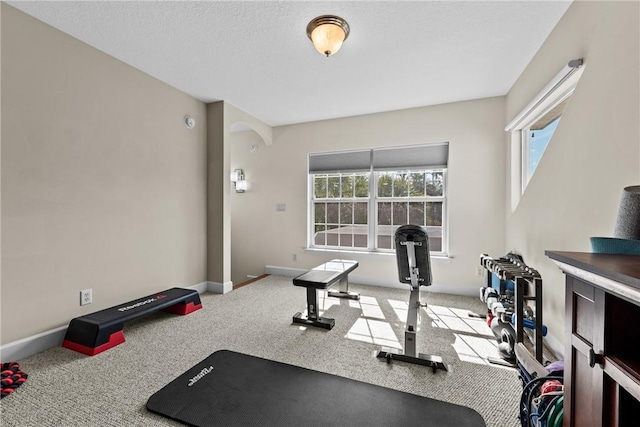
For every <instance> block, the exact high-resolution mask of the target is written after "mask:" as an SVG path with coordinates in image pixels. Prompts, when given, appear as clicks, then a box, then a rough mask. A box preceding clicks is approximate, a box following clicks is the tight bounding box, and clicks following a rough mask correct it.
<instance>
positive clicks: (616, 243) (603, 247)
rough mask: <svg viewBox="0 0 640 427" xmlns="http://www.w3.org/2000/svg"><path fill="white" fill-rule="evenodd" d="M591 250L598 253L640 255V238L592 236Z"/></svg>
mask: <svg viewBox="0 0 640 427" xmlns="http://www.w3.org/2000/svg"><path fill="white" fill-rule="evenodd" d="M591 250H592V251H593V252H594V253H597V254H621V255H640V240H629V239H618V238H616V237H592V238H591Z"/></svg>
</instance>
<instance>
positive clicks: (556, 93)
mask: <svg viewBox="0 0 640 427" xmlns="http://www.w3.org/2000/svg"><path fill="white" fill-rule="evenodd" d="M584 68H585V67H584V61H583V59H582V58H578V59H573V60H571V61H569V62H568V63H567V65H566V66H565V67H563V69H562V70H560V72H559V73H558V74H557V75H556V76H555V77H554V78H553V79H552V80H551V81H550V82H549V83H548V84H547V85H546V86H545V87H544V88H543V89H542V90H541V91H540V92H539V93H538V94H537V95H536V96H535V97H534V98H533V99H532V100H531V102H529V104H528V105H527V106H526V107H525V108H524V109H523V110H522V111H521V112H520V113H518V114H517V115H516V116H515V118H514V119H513V120H511V122H509V124H507V126H506V127H505V129H504V130H505V131H507V132H509V133H510V136H511V156H510V157H511V160H510V164H511V173H510V183H511V191H510V196H511V197H510V198H511V211H512V212H514V211H515V209H516V208H517V206H518V204H519V202H520V199H521V197H522V195H523V194H524V193H525V191H526V188H527V186H528V185H529V183H530V182H531V179H532V178H533V176H534V175H535V171H534V173H532V174H531V176H529V172H530V171H529V165H528V163H529V145H528V138H527V134H526V131H527V130H528V129H529V128H530V127H531V126H532V125H533V124H535V123H536V122H537V121H538V120H540V119H541V118H542V117H543V116H544V115H545V114H546V113H547V112H549V111H550V110H552V109H553V108H554V107H555V106H557V105H559V104H560V103H562V102H564V101H565V100H567V99H568V98H569V97H572V96H573V94H574V92H575V89H576V86H577V84H578V81H579V80H580V77H581V76H582V73H583V72H584ZM565 109H566V107H565ZM565 112H566V111H565V110H563V111H562V113H561V114H560V116H559V117H560V118H562V116H563V115H564V114H565ZM523 130H524V132H523ZM547 146H548V145H547ZM545 150H546V147H545ZM543 157H544V155H543ZM536 170H537V168H536Z"/></svg>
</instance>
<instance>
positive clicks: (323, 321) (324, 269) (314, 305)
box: [293, 259, 360, 329]
mask: <svg viewBox="0 0 640 427" xmlns="http://www.w3.org/2000/svg"><path fill="white" fill-rule="evenodd" d="M357 267H358V262H357V261H349V260H343V259H334V260H331V261H329V262H327V263H325V264H322V265H319V266H317V267H316V268H314V269H313V270H309V271H307V272H306V273H303V274H301V275H299V276H297V277H294V278H293V284H294V286H302V287H305V288H307V316H306V317H305V316H303V315H302V313H300V312H298V313H296V314H294V315H293V323H299V324H302V325H312V326H318V327H320V328H324V329H331V328H333V326H334V325H335V323H336V322H335V320H334V319H331V318H328V317H320V316H318V290H319V289H327V288H328V287H330V286H331V285H333V284H334V283H336V282H339V286H340V290H339V291H331V290H330V291H328V292H327V294H328V295H329V296H337V297H339V298H350V299H359V298H360V295H359V294H357V293H354V292H349V278H348V276H349V273H351V272H352V271H353V270H355V269H356V268H357Z"/></svg>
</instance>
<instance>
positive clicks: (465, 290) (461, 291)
mask: <svg viewBox="0 0 640 427" xmlns="http://www.w3.org/2000/svg"><path fill="white" fill-rule="evenodd" d="M306 271H308V270H301V269H298V268H289V267H278V266H274V265H267V266H265V268H264V272H265V273H266V274H272V275H274V276H284V277H296V276H298V275H300V274H302V273H304V272H306ZM349 281H350V282H352V283H358V284H360V285H369V286H382V287H385V288H397V289H407V286H408V285H406V284H404V283H400V282H398V281H397V280H387V279H378V278H374V277H365V276H358V275H357V274H350V275H349ZM423 289H424V288H423ZM478 289H480V287H478V286H475V287H469V286H445V285H439V284H437V283H434V284H433V285H431V286H428V287H427V288H426V290H427V291H428V292H438V293H441V294H450V295H461V296H474V297H477V296H478V295H479V294H478Z"/></svg>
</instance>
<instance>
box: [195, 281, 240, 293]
mask: <svg viewBox="0 0 640 427" xmlns="http://www.w3.org/2000/svg"><path fill="white" fill-rule="evenodd" d="M232 290H233V282H225V283H219V282H207V291H209V292H213V293H214V294H226V293H227V292H231V291H232ZM198 292H200V291H198ZM200 293H202V292H200Z"/></svg>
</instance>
